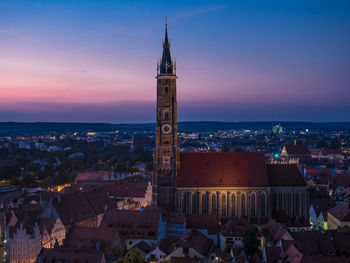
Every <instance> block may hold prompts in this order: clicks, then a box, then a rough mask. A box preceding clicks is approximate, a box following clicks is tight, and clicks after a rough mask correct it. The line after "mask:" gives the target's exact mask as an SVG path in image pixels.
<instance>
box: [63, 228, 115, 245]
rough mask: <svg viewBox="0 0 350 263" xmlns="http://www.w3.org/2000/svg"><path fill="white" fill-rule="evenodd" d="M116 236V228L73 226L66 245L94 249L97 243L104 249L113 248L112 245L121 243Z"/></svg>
mask: <svg viewBox="0 0 350 263" xmlns="http://www.w3.org/2000/svg"><path fill="white" fill-rule="evenodd" d="M118 238H119V236H117V229H116V228H108V227H84V226H74V227H73V228H72V229H71V231H70V234H69V237H68V241H67V247H70V248H78V247H80V248H83V249H96V244H99V245H100V246H101V247H100V249H101V250H102V251H106V250H109V249H113V248H114V247H112V246H113V245H117V244H119V245H121V240H118Z"/></svg>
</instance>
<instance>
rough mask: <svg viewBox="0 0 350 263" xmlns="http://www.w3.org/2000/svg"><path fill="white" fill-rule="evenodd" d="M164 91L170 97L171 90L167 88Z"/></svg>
mask: <svg viewBox="0 0 350 263" xmlns="http://www.w3.org/2000/svg"><path fill="white" fill-rule="evenodd" d="M164 91H165V95H169V88H168V87H165V89H164Z"/></svg>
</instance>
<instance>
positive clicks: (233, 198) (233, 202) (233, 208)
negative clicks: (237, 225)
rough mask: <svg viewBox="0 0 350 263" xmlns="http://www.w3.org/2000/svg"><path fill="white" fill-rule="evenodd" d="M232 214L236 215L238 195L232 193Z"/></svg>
mask: <svg viewBox="0 0 350 263" xmlns="http://www.w3.org/2000/svg"><path fill="white" fill-rule="evenodd" d="M232 216H236V196H235V194H234V193H232Z"/></svg>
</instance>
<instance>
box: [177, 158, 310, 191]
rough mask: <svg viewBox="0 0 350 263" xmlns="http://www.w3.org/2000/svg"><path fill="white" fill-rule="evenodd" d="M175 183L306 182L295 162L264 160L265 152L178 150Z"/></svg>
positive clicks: (261, 184) (262, 184)
mask: <svg viewBox="0 0 350 263" xmlns="http://www.w3.org/2000/svg"><path fill="white" fill-rule="evenodd" d="M176 182H177V187H231V186H234V187H267V186H305V185H306V184H305V181H304V179H303V176H302V174H301V173H300V172H299V170H298V168H297V166H296V165H294V164H265V158H264V153H260V152H228V153H222V152H220V153H180V169H179V172H178V175H177V179H176Z"/></svg>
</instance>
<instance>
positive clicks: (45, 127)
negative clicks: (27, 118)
mask: <svg viewBox="0 0 350 263" xmlns="http://www.w3.org/2000/svg"><path fill="white" fill-rule="evenodd" d="M278 123H281V124H282V126H283V127H284V128H285V129H287V130H288V129H306V128H308V129H321V130H330V129H332V130H344V129H345V130H350V122H334V123H332V122H324V123H316V122H216V121H193V122H179V132H205V131H207V132H214V131H217V130H230V129H271V127H272V126H273V125H276V124H278ZM154 129H155V123H135V124H110V123H58V122H0V136H14V135H41V134H62V133H66V132H88V131H95V132H112V131H116V130H119V131H121V132H132V131H152V130H154Z"/></svg>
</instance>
